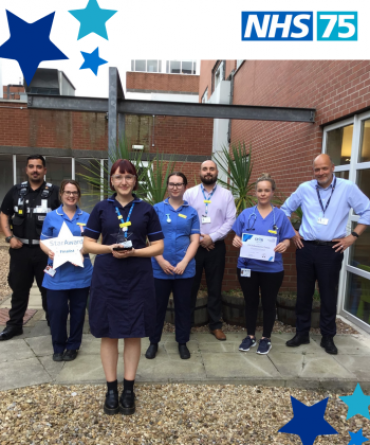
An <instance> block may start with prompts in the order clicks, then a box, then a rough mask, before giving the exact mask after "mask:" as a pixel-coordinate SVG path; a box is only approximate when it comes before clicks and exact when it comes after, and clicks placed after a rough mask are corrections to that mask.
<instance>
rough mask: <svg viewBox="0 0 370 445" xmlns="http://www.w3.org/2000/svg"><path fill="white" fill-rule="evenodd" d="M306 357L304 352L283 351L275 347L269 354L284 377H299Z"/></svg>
mask: <svg viewBox="0 0 370 445" xmlns="http://www.w3.org/2000/svg"><path fill="white" fill-rule="evenodd" d="M248 353H249V352H248ZM304 357H305V356H304V355H303V354H297V353H295V354H290V353H281V352H279V351H277V350H276V349H274V348H273V349H272V350H271V352H270V354H269V358H270V360H271V361H272V363H273V364H274V365H275V367H276V368H277V370H278V371H279V373H280V375H281V376H282V377H298V376H299V375H300V374H301V372H302V369H303V360H304Z"/></svg>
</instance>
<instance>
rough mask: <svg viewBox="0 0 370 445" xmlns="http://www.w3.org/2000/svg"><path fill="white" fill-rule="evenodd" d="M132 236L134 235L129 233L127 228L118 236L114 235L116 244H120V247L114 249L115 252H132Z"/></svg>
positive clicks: (117, 234)
mask: <svg viewBox="0 0 370 445" xmlns="http://www.w3.org/2000/svg"><path fill="white" fill-rule="evenodd" d="M124 229H126V230H124ZM131 235H132V233H129V232H128V231H127V227H124V228H123V230H120V231H119V232H118V233H116V234H112V236H113V237H114V238H115V239H116V244H119V246H117V247H113V250H115V251H121V250H132V241H131V240H129V239H128V238H130V236H131Z"/></svg>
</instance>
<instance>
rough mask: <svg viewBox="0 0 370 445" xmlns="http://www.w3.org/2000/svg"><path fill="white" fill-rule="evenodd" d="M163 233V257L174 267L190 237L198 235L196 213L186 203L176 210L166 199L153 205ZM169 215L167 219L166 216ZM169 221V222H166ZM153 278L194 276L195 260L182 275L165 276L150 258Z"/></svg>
mask: <svg viewBox="0 0 370 445" xmlns="http://www.w3.org/2000/svg"><path fill="white" fill-rule="evenodd" d="M154 210H155V211H156V212H157V215H158V217H159V221H160V222H161V226H162V230H163V233H164V252H163V257H164V259H165V260H167V261H168V262H169V263H171V265H172V266H176V265H177V264H178V263H179V262H180V261H181V260H182V259H183V258H184V256H185V254H186V251H187V249H188V247H189V244H190V236H191V235H194V234H199V233H200V224H199V217H198V212H197V211H196V210H195V209H193V207H190V206H189V204H188V203H187V201H184V204H183V205H182V206H180V207H179V208H178V209H177V210H174V208H173V207H172V206H171V204H169V202H168V198H167V199H166V200H165V201H163V202H160V203H158V204H155V205H154ZM167 215H169V218H168V216H167ZM168 219H170V221H171V222H168ZM152 265H153V274H154V278H159V279H161V280H176V279H184V278H192V277H194V276H195V259H194V258H193V259H192V260H191V261H190V263H189V264H188V266H187V267H186V269H185V271H184V273H183V274H182V275H177V274H173V275H166V274H165V273H164V271H163V269H162V268H161V267H160V265H159V264H158V262H157V260H156V259H155V258H152Z"/></svg>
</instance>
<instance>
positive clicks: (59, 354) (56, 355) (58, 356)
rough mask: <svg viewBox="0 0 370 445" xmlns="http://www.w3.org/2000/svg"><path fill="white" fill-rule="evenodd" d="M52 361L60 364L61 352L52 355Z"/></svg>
mask: <svg viewBox="0 0 370 445" xmlns="http://www.w3.org/2000/svg"><path fill="white" fill-rule="evenodd" d="M53 360H54V361H55V362H62V361H63V353H62V352H56V353H55V354H53Z"/></svg>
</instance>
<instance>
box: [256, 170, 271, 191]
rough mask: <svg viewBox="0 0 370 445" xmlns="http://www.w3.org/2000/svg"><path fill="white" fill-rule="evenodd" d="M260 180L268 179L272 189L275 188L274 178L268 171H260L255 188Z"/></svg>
mask: <svg viewBox="0 0 370 445" xmlns="http://www.w3.org/2000/svg"><path fill="white" fill-rule="evenodd" d="M262 181H268V182H269V183H270V184H271V188H272V190H273V191H275V189H276V183H275V179H273V178H272V177H271V175H270V173H262V174H261V176H260V177H259V178H258V179H257V181H256V190H257V185H258V183H259V182H262Z"/></svg>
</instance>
